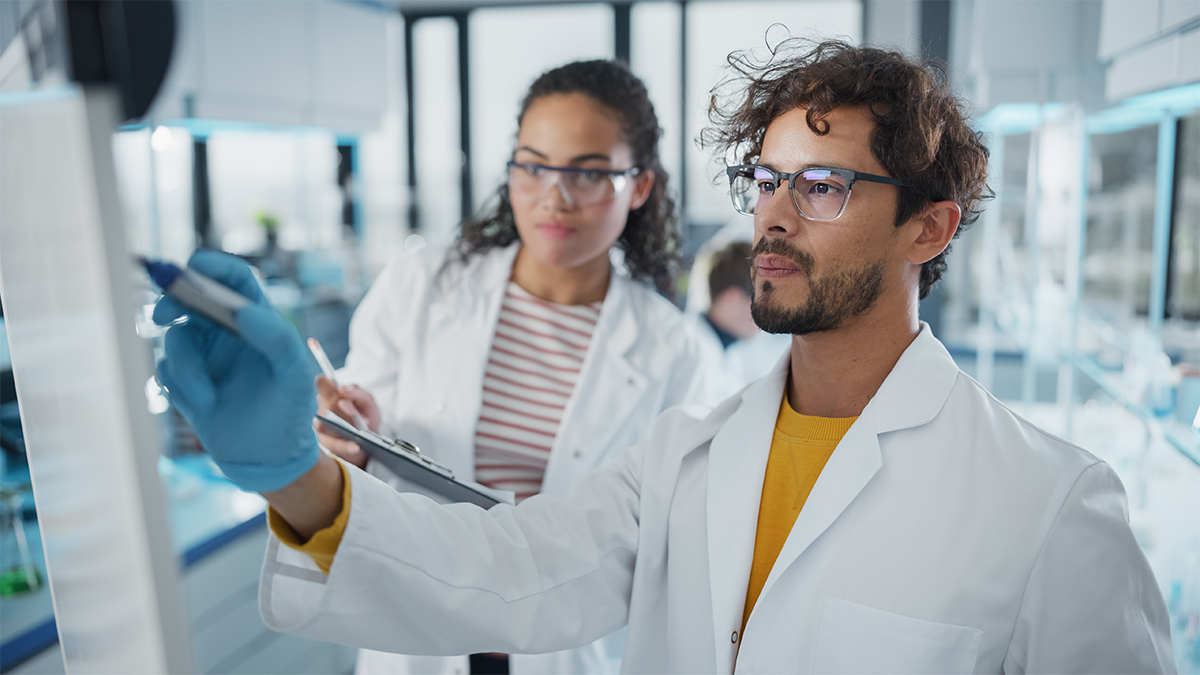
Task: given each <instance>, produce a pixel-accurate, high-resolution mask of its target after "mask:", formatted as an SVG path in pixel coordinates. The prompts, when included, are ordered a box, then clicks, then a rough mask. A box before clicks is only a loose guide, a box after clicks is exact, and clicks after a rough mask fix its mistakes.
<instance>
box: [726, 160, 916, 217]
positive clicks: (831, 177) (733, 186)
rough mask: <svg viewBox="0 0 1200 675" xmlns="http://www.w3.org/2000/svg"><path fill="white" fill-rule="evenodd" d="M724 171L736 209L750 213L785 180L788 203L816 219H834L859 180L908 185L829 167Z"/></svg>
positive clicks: (747, 166)
mask: <svg viewBox="0 0 1200 675" xmlns="http://www.w3.org/2000/svg"><path fill="white" fill-rule="evenodd" d="M725 172H726V173H727V174H728V175H729V196H730V198H731V199H732V200H733V207H734V208H735V209H737V210H738V211H739V212H741V213H745V214H747V215H754V212H755V211H757V210H758V209H759V207H760V206H761V205H762V204H765V203H766V202H767V201H768V200H770V199H771V198H772V197H773V196H774V195H775V192H776V190H778V189H779V186H780V185H782V184H783V182H784V181H787V182H788V186H789V187H790V190H789V192H791V193H792V204H793V205H795V207H796V210H797V211H799V212H800V215H802V216H804V217H805V218H807V219H809V220H816V221H820V222H828V221H831V220H837V219H838V217H839V216H841V215H842V212H843V211H845V210H846V203H847V202H849V201H850V189H851V188H853V187H854V183H856V182H858V181H860V180H862V181H867V182H870V183H885V184H887V185H897V186H900V187H909V186H908V184H907V183H905V182H903V181H899V180H896V179H895V178H888V177H887V176H876V175H873V174H869V173H862V172H861V171H851V170H849V169H834V168H829V167H814V168H810V169H801V170H799V171H796V172H793V173H780V172H778V171H772V170H771V169H767V168H765V167H761V166H758V165H755V164H741V165H738V166H731V167H727V168H726V169H725Z"/></svg>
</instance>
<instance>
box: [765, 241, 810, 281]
mask: <svg viewBox="0 0 1200 675" xmlns="http://www.w3.org/2000/svg"><path fill="white" fill-rule="evenodd" d="M763 253H767V254H770V255H777V256H782V257H784V258H787V259H788V260H791V261H792V262H794V263H796V264H797V265H798V266H799V267H800V269H801V270H803V271H804V273H805V274H809V275H811V274H812V269H813V266H814V265H815V264H816V261H815V260H813V257H812V256H811V255H809V254H807V253H805V252H804V251H801V250H800V249H798V248H796V247H794V246H792V245H791V244H789V243H788V242H787V241H786V240H784V239H777V238H773V237H763V238H762V239H759V240H758V243H757V244H755V245H754V248H753V249H752V250H751V251H750V264H751V265H753V264H754V259H755V258H757V257H758V256H759V255H760V254H763Z"/></svg>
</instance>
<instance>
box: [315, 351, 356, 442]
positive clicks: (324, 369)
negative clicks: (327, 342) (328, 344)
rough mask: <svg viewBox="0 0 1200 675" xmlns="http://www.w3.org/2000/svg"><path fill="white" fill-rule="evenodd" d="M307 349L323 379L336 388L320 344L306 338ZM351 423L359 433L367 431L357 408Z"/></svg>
mask: <svg viewBox="0 0 1200 675" xmlns="http://www.w3.org/2000/svg"><path fill="white" fill-rule="evenodd" d="M308 349H309V351H311V352H312V353H313V356H314V357H316V359H317V365H319V366H321V372H322V373H323V374H324V375H325V379H327V380H329V382H330V384H332V385H333V386H334V387H337V386H338V382H337V377H335V376H334V372H333V364H332V363H330V362H329V357H328V356H326V355H325V350H324V349H322V348H321V343H320V342H317V339H316V338H308ZM351 405H353V404H351ZM352 421H353V422H354V426H355V428H357V429H359V430H360V431H364V430H369V427H368V426H367V421H366V420H364V419H363V416H362V415H361V414H360V413H359V412H358V409H357V408H356V409H355V410H354V419H353V420H352Z"/></svg>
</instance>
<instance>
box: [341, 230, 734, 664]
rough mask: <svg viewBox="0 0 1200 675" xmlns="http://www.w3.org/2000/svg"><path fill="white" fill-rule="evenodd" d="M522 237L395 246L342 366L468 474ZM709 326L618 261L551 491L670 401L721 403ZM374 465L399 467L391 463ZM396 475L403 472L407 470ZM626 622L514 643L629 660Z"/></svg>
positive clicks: (403, 660)
mask: <svg viewBox="0 0 1200 675" xmlns="http://www.w3.org/2000/svg"><path fill="white" fill-rule="evenodd" d="M518 248H519V245H518V244H514V245H512V246H509V247H507V248H504V249H496V250H493V251H491V252H488V253H485V254H481V255H478V256H474V257H472V258H471V259H470V260H469V262H468V263H467V264H466V265H464V264H462V262H461V261H460V260H459V258H458V257H457V254H456V253H454V252H452V251H451V252H447V251H441V250H433V251H430V250H425V251H422V252H420V253H418V254H415V255H412V254H410V255H401V256H398V257H397V258H396V259H394V260H393V261H392V262H391V263H390V264H389V265H388V267H387V268H386V269H385V270H384V271H383V272H382V273H381V274H380V276H379V278H378V279H377V280H376V281H375V283H374V284H373V285H372V287H371V290H370V292H368V293H367V295H366V297H365V298H364V299H363V301H362V303H361V304H360V305H359V308H358V309H357V310H356V312H355V314H354V319H353V321H352V322H351V326H350V354H349V356H348V357H347V360H346V367H345V368H343V369H342V371H341V372H340V373H339V379H340V380H341V381H343V382H344V383H356V384H358V385H360V386H362V387H363V388H364V389H366V390H367V391H369V392H371V394H372V395H373V396H374V397H375V400H376V402H377V403H378V404H379V407H380V410H381V412H382V416H383V424H382V429H381V431H383V432H384V433H385V434H390V435H392V436H394V437H399V438H403V439H405V440H408V441H410V442H412V443H415V444H416V445H417V446H418V447H419V448H421V450H422V452H425V453H427V454H429V455H430V456H431V457H433V458H435V459H437V460H438V461H439V462H441V463H443V464H445V465H447V466H449V467H450V468H451V469H452V470H453V471H454V474H455V475H456V476H458V477H462V478H466V479H468V480H470V479H473V477H474V473H475V424H476V422H477V421H478V419H479V412H480V406H481V398H482V388H483V377H484V371H485V369H486V366H487V359H488V354H489V352H490V349H491V339H492V336H493V335H494V334H495V329H496V320H497V318H498V316H499V312H500V306H501V304H502V301H503V299H504V294H505V287H506V285H507V283H508V280H509V277H510V276H511V273H512V264H513V260H514V258H515V256H516V253H517V250H518ZM699 344H700V337H699V332H698V331H697V330H695V328H694V326H692V325H691V322H690V321H688V320H687V319H685V317H684V316H683V315H682V314H681V313H680V312H679V310H678V309H676V308H675V307H674V306H673V305H672V304H671V303H670V302H669V301H667V300H666V299H665V298H663V297H662V296H660V295H658V294H657V293H655V292H654V291H653V290H651V289H650V288H648V287H647V286H645V285H643V284H640V283H637V282H634V281H633V280H631V279H630V278H629V277H628V276H627V275H625V274H623V273H620V272H614V274H612V277H611V281H610V283H609V287H608V292H607V293H606V295H605V298H604V302H603V304H602V306H601V310H600V317H599V319H598V321H597V323H596V327H595V329H594V331H593V334H592V339H591V342H590V343H589V347H588V352H587V356H586V357H585V359H584V363H583V366H582V370H581V371H580V374H579V379H578V380H577V382H576V385H575V389H574V391H573V392H572V394H571V397H570V400H569V401H568V403H567V406H566V409H565V410H564V411H563V417H562V421H561V423H560V425H559V430H558V434H557V435H556V436H555V438H554V442H553V445H552V450H551V453H550V461H549V464H548V466H547V467H546V474H545V478H544V481H543V483H542V492H544V493H548V494H554V495H559V496H564V495H565V494H566V493H567V491H568V490H569V488H570V486H571V485H572V484H573V483H574V482H575V480H576V479H577V478H578V477H579V476H580V475H582V474H583V473H585V472H587V471H589V470H591V469H593V468H595V467H597V466H600V465H601V464H602V463H604V462H605V461H607V460H608V459H610V458H612V457H613V456H615V455H616V454H618V453H619V452H620V451H621V450H624V449H625V448H627V447H629V446H630V445H633V444H634V443H636V442H638V441H640V440H642V439H643V438H644V437H645V436H646V435H647V434H648V433H649V430H650V426H651V424H652V423H653V422H654V418H655V417H657V415H658V413H660V412H662V411H663V410H665V409H666V408H669V407H670V406H673V405H676V404H680V403H688V402H701V401H703V402H705V403H713V402H715V401H713V400H712V399H713V397H714V396H713V394H714V393H715V379H714V378H713V377H712V375H713V373H712V372H711V371H712V368H713V366H714V365H715V364H709V363H706V361H705V360H704V356H702V352H701V350H700V347H699ZM368 468H369V469H370V471H371V473H373V474H375V475H377V476H379V477H381V478H383V479H385V480H392V479H394V476H393V475H392V474H390V472H388V470H387V469H385V468H383V467H382V466H379V465H375V464H372V465H370V466H369V467H368ZM394 484H395V483H394ZM621 645H622V640H621V636H620V635H617V636H614V637H613V638H610V639H609V640H607V641H606V643H595V644H592V645H588V646H586V647H581V648H579V649H575V650H571V651H568V652H562V653H556V654H543V655H536V656H534V655H514V657H513V658H512V660H511V663H510V665H511V667H512V670H513V672H514V673H515V674H522V673H562V674H566V673H595V674H600V673H610V672H616V671H617V668H618V666H619V663H620V656H621ZM358 672H360V673H365V674H374V673H387V672H402V673H409V672H419V673H455V672H460V673H464V674H465V673H466V672H467V660H466V657H465V656H464V657H461V658H455V659H440V658H439V659H431V658H415V657H405V656H398V655H395V654H377V653H369V652H363V653H361V654H360V655H359V662H358Z"/></svg>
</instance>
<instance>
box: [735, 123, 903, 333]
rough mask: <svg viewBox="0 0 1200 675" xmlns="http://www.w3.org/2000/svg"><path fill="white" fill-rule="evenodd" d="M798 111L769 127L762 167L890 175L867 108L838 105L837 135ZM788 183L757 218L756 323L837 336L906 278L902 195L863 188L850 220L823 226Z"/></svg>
mask: <svg viewBox="0 0 1200 675" xmlns="http://www.w3.org/2000/svg"><path fill="white" fill-rule="evenodd" d="M805 112H806V111H805V109H803V108H797V109H794V110H791V111H789V112H787V113H784V114H783V115H781V116H779V117H778V118H776V119H775V120H774V121H773V122H771V124H770V126H768V127H767V132H766V135H765V137H764V139H763V148H762V156H761V158H760V159H759V162H758V163H759V164H760V165H762V166H765V167H768V168H770V169H772V170H774V171H778V172H788V173H790V172H793V171H797V170H800V169H804V168H809V167H832V168H839V169H851V170H854V171H861V172H866V173H872V174H877V175H884V176H886V175H888V173H887V171H886V170H885V169H884V168H883V167H882V166H881V165H880V164H879V162H878V161H877V160H876V159H875V158H874V156H872V154H871V150H870V147H869V139H870V137H871V132H872V131H874V128H875V124H874V122H873V121H872V120H871V118H870V116H869V115H868V114H867V113H866V112H865V111H864V110H862V109H859V108H838V109H835V110H834V111H833V112H831V113H830V114H829V115H828V116H827V117H826V118H825V119H826V121H828V122H829V133H828V134H826V135H824V136H818V135H817V134H815V133H813V131H812V129H810V128H809V127H808V123H807V122H806V120H805V117H804V115H805ZM790 189H791V188H790V185H788V184H786V183H785V184H783V185H781V186H780V189H779V190H778V191H777V192H776V194H775V195H774V196H773V197H771V198H770V200H769V201H765V202H764V201H762V200H760V202H759V206H758V208H757V210H756V213H755V216H754V230H755V232H754V239H755V242H754V250H753V252H752V254H751V259H752V261H753V264H752V265H751V275H752V277H753V279H754V297H753V302H752V305H751V312H752V313H753V316H754V321H755V323H757V324H758V325H759V327H760V328H762V329H763V330H765V331H767V332H770V333H789V334H792V335H807V334H810V333H817V332H822V331H832V330H835V329H837V328H839V327H841V326H843V325H844V324H846V322H849V321H852V320H854V319H855V318H857V317H859V316H861V315H862V314H864V313H866V312H867V311H868V310H870V309H871V308H872V306H874V305H875V302H876V300H877V299H878V298H879V297H880V295H881V294H883V293H884V292H885V291H886V290H887V289H888V288H889V285H891V284H896V283H898V282H899V280H900V271H901V269H902V267H903V263H904V256H903V254H902V253H901V252H900V251H899V250H898V249H899V247H898V246H897V245H896V231H897V228H896V227H895V226H894V225H895V214H896V204H897V193H896V190H897V189H898V188H896V187H894V186H890V185H883V184H879V183H868V182H865V181H859V182H857V183H855V184H854V186H853V188H852V190H851V198H850V200H849V202H848V203H847V204H846V209H845V211H844V212H843V213H842V215H841V216H840V217H839V218H838V219H837V220H834V221H830V222H816V221H811V220H808V219H806V218H804V217H803V216H801V215H800V213H799V211H797V210H796V207H795V205H794V204H793V203H792V199H791V195H790V193H789V190H790Z"/></svg>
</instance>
